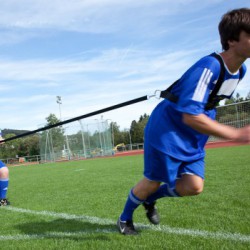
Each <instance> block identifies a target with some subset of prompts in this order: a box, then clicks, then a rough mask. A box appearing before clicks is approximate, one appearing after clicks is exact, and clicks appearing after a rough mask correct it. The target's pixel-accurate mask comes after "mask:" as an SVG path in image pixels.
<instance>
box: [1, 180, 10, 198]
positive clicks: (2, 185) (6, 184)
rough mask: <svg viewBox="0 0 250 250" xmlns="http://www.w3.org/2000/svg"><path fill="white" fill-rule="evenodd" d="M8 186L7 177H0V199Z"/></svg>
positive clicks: (4, 194) (4, 195)
mask: <svg viewBox="0 0 250 250" xmlns="http://www.w3.org/2000/svg"><path fill="white" fill-rule="evenodd" d="M8 186H9V179H0V199H5V198H6V194H7V190H8Z"/></svg>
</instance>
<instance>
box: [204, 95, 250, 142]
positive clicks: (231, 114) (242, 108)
mask: <svg viewBox="0 0 250 250" xmlns="http://www.w3.org/2000/svg"><path fill="white" fill-rule="evenodd" d="M216 120H217V121H218V122H220V123H223V124H226V125H229V126H233V127H235V128H242V127H244V126H246V125H248V124H250V100H248V101H245V102H239V103H233V104H229V105H225V106H219V107H218V108H217V115H216ZM218 140H221V138H218V137H214V136H210V138H209V141H218Z"/></svg>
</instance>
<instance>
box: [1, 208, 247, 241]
mask: <svg viewBox="0 0 250 250" xmlns="http://www.w3.org/2000/svg"><path fill="white" fill-rule="evenodd" d="M4 209H6V210H9V211H11V212H18V213H27V214H32V215H39V216H41V215H42V216H50V217H55V218H61V219H66V220H78V221H85V222H88V223H91V224H99V225H110V224H114V225H115V223H116V222H115V221H112V220H109V219H104V218H98V217H92V216H86V215H80V216H79V215H74V214H67V213H55V212H51V211H33V210H29V209H23V208H17V207H12V206H9V207H4ZM135 225H136V226H137V227H138V228H139V229H140V228H141V229H147V230H153V231H159V232H162V233H169V234H177V235H189V236H195V237H203V238H214V239H224V240H233V241H236V242H238V241H239V242H250V235H242V234H238V233H228V232H209V231H202V230H193V229H184V228H172V227H169V226H166V225H158V226H153V225H146V224H141V223H135ZM111 232H117V230H115V228H114V230H101V229H96V230H90V231H86V230H84V231H82V232H74V233H73V232H64V233H62V232H51V233H48V234H40V235H37V234H36V235H32V234H30V235H16V236H14V235H13V236H8V235H6V236H0V240H24V239H38V238H51V237H55V236H56V237H63V236H76V235H77V236H79V235H83V234H93V233H111Z"/></svg>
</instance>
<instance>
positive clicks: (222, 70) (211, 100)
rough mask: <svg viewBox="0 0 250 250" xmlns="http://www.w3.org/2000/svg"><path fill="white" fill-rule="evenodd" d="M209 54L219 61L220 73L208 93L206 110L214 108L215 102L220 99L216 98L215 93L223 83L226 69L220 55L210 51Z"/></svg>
mask: <svg viewBox="0 0 250 250" xmlns="http://www.w3.org/2000/svg"><path fill="white" fill-rule="evenodd" d="M211 56H213V57H215V58H216V59H217V60H218V61H219V63H220V75H219V78H218V80H217V82H216V84H215V87H214V88H213V90H212V92H211V93H210V95H209V98H208V102H207V105H206V107H205V109H206V110H209V109H213V108H215V106H216V105H217V103H218V102H219V101H220V99H218V98H216V95H217V93H218V92H219V90H220V87H221V85H222V83H223V80H224V76H225V71H226V69H225V65H224V62H223V60H222V58H221V56H219V55H218V54H216V53H212V54H211Z"/></svg>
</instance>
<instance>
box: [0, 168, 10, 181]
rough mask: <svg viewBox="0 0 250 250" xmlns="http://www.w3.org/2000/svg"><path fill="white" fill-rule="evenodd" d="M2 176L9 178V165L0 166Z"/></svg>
mask: <svg viewBox="0 0 250 250" xmlns="http://www.w3.org/2000/svg"><path fill="white" fill-rule="evenodd" d="M0 178H2V179H5V178H9V169H8V167H2V168H0Z"/></svg>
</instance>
